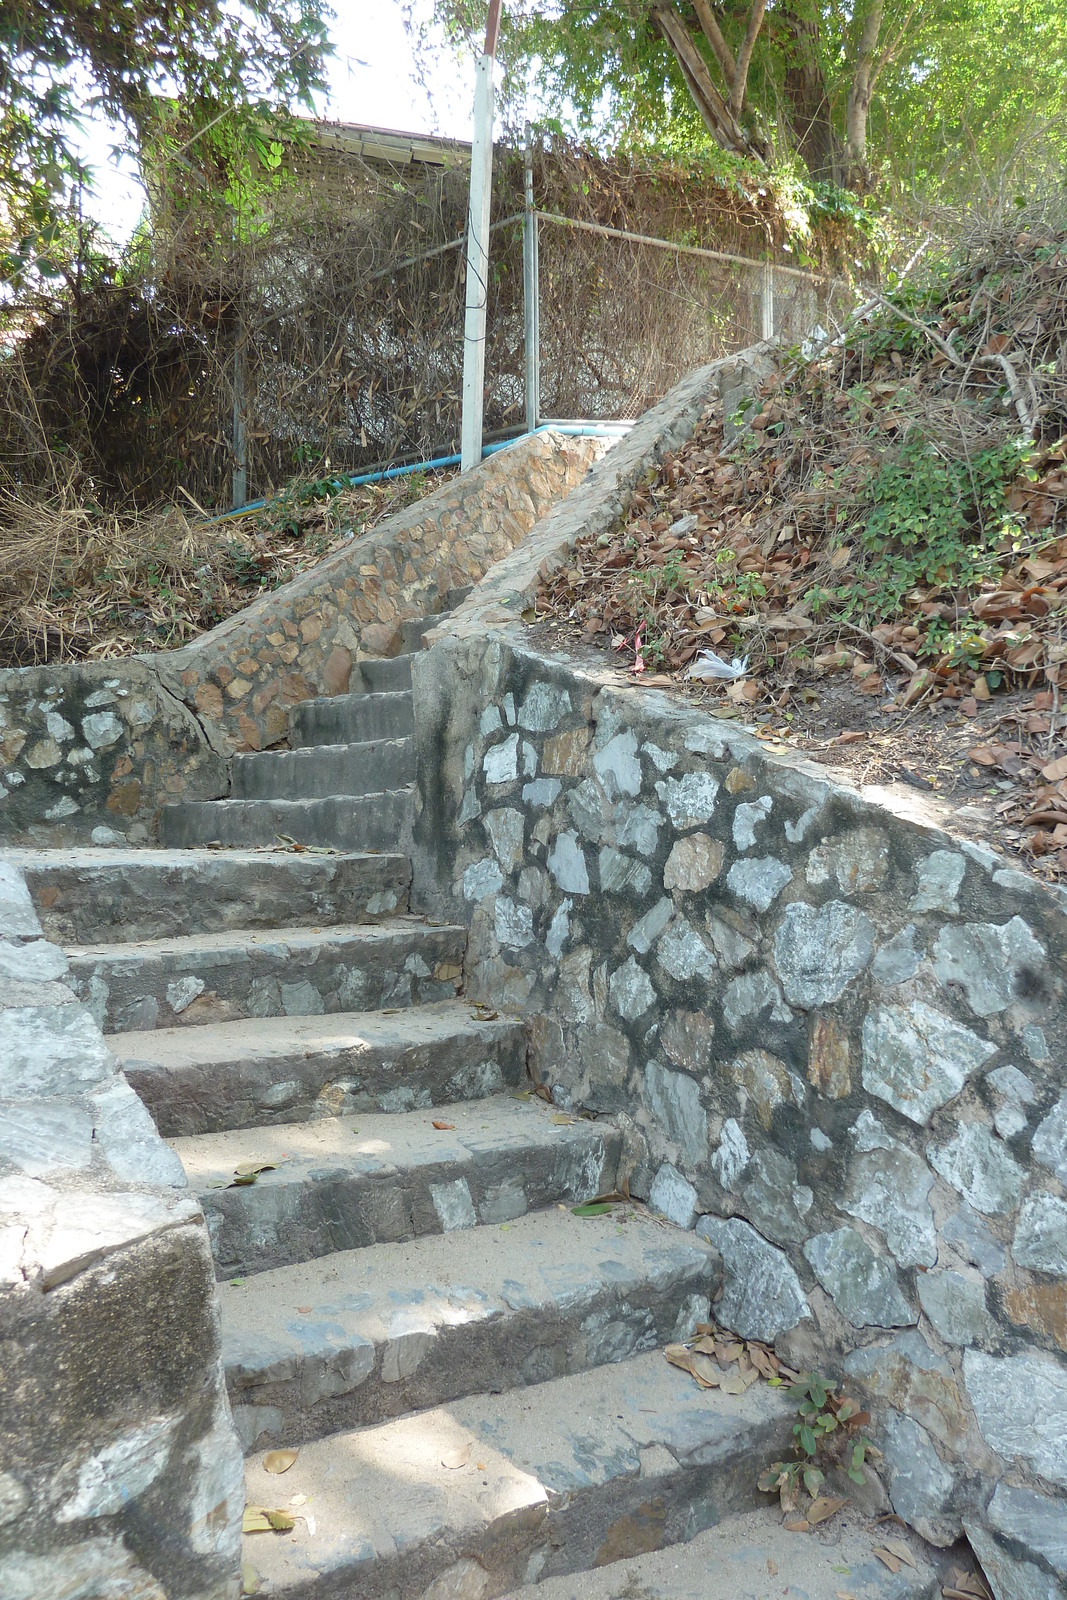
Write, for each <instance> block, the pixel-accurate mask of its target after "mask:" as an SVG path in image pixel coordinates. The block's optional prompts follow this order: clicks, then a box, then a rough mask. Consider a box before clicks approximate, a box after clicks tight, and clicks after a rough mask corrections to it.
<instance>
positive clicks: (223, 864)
mask: <svg viewBox="0 0 1067 1600" xmlns="http://www.w3.org/2000/svg"><path fill="white" fill-rule="evenodd" d="M0 860H3V861H8V862H10V863H11V865H12V866H13V867H14V868H16V870H18V871H20V872H21V873H22V874H23V875H24V877H25V879H26V882H27V884H28V885H29V888H30V893H31V895H32V896H33V900H34V903H35V905H36V906H37V909H38V913H39V915H40V917H41V924H42V927H43V928H44V930H45V932H46V934H47V936H48V937H49V938H50V939H54V940H55V941H56V943H57V944H65V945H77V944H93V945H97V944H105V943H107V944H122V943H126V942H128V941H131V940H138V939H165V938H167V937H168V936H176V935H180V934H189V933H219V932H223V931H225V930H232V929H235V928H245V929H255V928H274V927H279V926H284V927H290V928H292V927H311V926H319V925H323V926H324V925H326V924H331V923H336V922H374V921H377V920H379V919H380V918H381V917H385V916H390V915H392V914H393V913H394V912H397V911H400V912H403V911H406V910H407V901H408V886H409V883H410V879H411V868H410V865H409V863H408V861H407V858H406V857H404V856H402V855H381V854H374V855H353V854H349V855H345V854H339V853H338V854H334V853H331V854H328V855H326V854H323V855H313V854H310V853H300V852H297V851H293V850H225V851H223V850H155V849H149V848H145V849H141V850H129V849H114V848H106V847H103V848H94V847H92V846H89V847H77V848H71V849H69V850H5V851H3V852H0Z"/></svg>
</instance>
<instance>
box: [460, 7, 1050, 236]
mask: <svg viewBox="0 0 1067 1600" xmlns="http://www.w3.org/2000/svg"><path fill="white" fill-rule="evenodd" d="M713 9H714V11H715V14H716V16H717V18H718V20H719V22H720V24H721V26H722V28H723V31H724V33H725V36H726V38H727V41H728V43H729V44H730V45H731V47H732V49H733V50H734V52H735V53H736V51H737V49H738V46H739V43H740V39H741V36H742V34H743V33H744V28H745V22H746V19H747V11H748V7H747V5H745V4H729V5H717V6H715V7H714V8H713ZM866 9H867V8H866V6H865V5H864V4H863V0H857V3H856V4H851V5H847V6H826V5H817V4H816V3H815V0H780V3H778V4H775V5H773V6H770V7H769V8H768V10H767V14H766V17H765V19H764V24H763V27H762V29H761V31H760V35H759V38H758V40H757V44H756V50H755V54H754V56H753V60H752V66H751V70H750V74H749V80H748V94H747V103H746V113H745V120H746V121H747V122H748V123H749V124H750V125H751V126H752V127H753V128H755V129H757V130H759V131H760V132H762V133H765V134H766V135H768V136H769V139H770V143H771V146H772V148H773V151H774V159H773V161H772V166H775V165H777V164H778V163H785V162H788V161H789V160H790V159H792V158H793V157H795V155H797V154H799V155H800V156H801V157H803V158H804V161H803V162H802V165H803V164H804V163H806V165H807V169H808V171H810V172H813V173H814V175H815V176H816V177H817V178H819V179H823V178H824V177H826V176H827V174H825V173H823V172H822V171H818V170H817V168H818V166H819V153H818V151H816V150H813V149H812V141H811V139H810V131H811V122H812V117H813V115H814V116H815V118H816V119H820V118H828V123H827V130H826V138H827V140H829V141H830V142H831V143H832V142H833V140H834V139H836V140H837V141H838V142H840V139H841V136H842V133H843V125H844V113H845V105H846V102H847V99H848V93H849V89H850V87H851V85H852V78H853V72H854V69H855V63H856V43H857V29H858V27H860V26H861V25H862V21H863V17H864V15H865V13H866ZM676 10H677V11H678V12H679V14H680V15H681V16H682V17H684V18H685V19H687V20H688V21H689V23H690V28H691V33H692V34H693V36H694V38H695V40H696V43H697V47H698V48H699V49H700V50H701V52H702V53H703V54H704V56H705V59H707V60H708V62H709V66H710V67H711V69H712V72H713V76H714V74H715V64H714V62H713V61H712V59H711V54H710V51H709V50H708V49H707V48H706V46H705V45H704V43H703V40H702V39H701V37H700V34H699V30H698V29H697V28H696V26H695V21H694V18H693V13H692V9H691V7H689V6H687V5H684V4H681V3H680V0H679V3H678V4H677V6H676ZM434 11H435V16H436V19H437V20H438V21H439V22H443V23H444V24H445V26H446V28H447V30H448V31H449V32H450V34H451V36H452V38H453V39H454V40H455V41H457V42H458V43H462V44H467V45H474V46H475V47H476V48H480V39H481V33H482V29H483V28H484V24H485V11H486V5H485V0H434ZM651 11H652V6H651V3H650V0H582V3H581V4H568V5H560V4H559V3H558V0H522V3H516V4H515V5H513V6H512V5H509V6H507V7H505V10H504V18H503V23H502V31H501V47H500V48H501V55H502V58H503V60H504V62H505V64H506V66H507V69H508V74H509V83H510V85H511V94H512V101H513V104H514V105H515V106H516V107H518V106H520V105H526V106H529V105H531V104H532V105H535V106H538V107H541V108H543V115H542V114H541V112H540V111H539V113H538V115H539V120H540V121H541V122H542V125H543V126H545V127H550V126H555V127H557V128H559V129H560V131H565V132H567V133H569V134H571V135H577V136H579V137H581V138H586V139H588V138H591V139H593V140H594V141H597V142H600V143H602V144H607V145H610V146H612V147H614V148H625V147H627V146H628V145H631V146H632V145H649V144H652V145H654V146H656V147H658V148H659V149H661V150H664V151H667V152H669V153H671V154H675V155H684V156H687V155H689V154H691V153H693V152H710V151H711V150H713V149H714V146H713V142H712V140H711V137H710V135H709V133H708V132H707V129H706V128H705V126H704V124H703V122H702V121H701V118H700V115H699V113H698V112H697V109H696V106H695V105H694V103H693V100H692V97H691V96H690V94H689V92H688V90H687V87H686V84H685V81H684V79H683V77H682V74H681V71H680V69H679V67H678V64H677V62H676V61H675V59H674V57H673V56H672V54H671V52H670V50H669V49H668V47H667V45H666V44H665V43H664V41H663V39H662V37H661V36H660V35H659V33H658V31H657V29H656V28H655V26H654V25H653V23H652V21H651ZM876 60H877V64H878V75H877V78H876V83H875V86H874V98H873V101H872V103H871V108H870V114H869V121H868V127H867V140H868V150H867V161H868V163H869V165H870V167H871V168H872V169H873V172H874V175H875V176H876V177H877V178H878V179H879V180H880V185H879V186H880V188H881V189H882V191H883V192H884V193H885V192H887V193H888V194H889V195H890V196H892V198H893V199H894V200H902V199H906V200H907V202H908V204H909V207H910V206H911V205H912V203H913V202H914V201H915V200H916V199H918V200H919V202H920V204H921V203H922V202H923V201H925V200H926V199H928V198H936V199H943V200H945V201H947V202H949V203H950V204H959V203H966V202H969V201H971V200H973V199H975V198H977V197H978V196H979V195H983V194H985V195H987V196H988V195H990V194H994V195H996V194H998V193H999V192H1000V189H999V185H1000V182H1001V179H1002V177H1003V176H1004V174H1005V173H1006V172H1007V171H1009V170H1010V171H1012V172H1014V173H1016V174H1017V180H1016V181H1020V182H1025V181H1026V180H1027V179H1032V178H1033V177H1034V176H1036V175H1037V174H1038V173H1039V172H1044V173H1047V172H1049V171H1053V172H1056V171H1059V172H1062V167H1063V162H1064V157H1065V155H1067V0H926V3H924V4H922V5H915V4H913V3H911V0H885V6H884V20H883V24H882V28H881V30H880V36H879V41H878V50H877V53H876ZM802 77H806V79H807V81H808V82H809V83H810V84H812V85H814V86H816V92H815V94H814V96H813V98H812V99H811V100H810V101H804V100H803V99H802V98H798V83H799V81H800V80H801V78H802ZM719 87H720V89H721V87H722V81H721V79H720V80H719ZM715 159H718V160H721V161H722V162H723V164H724V168H728V167H729V165H730V163H735V164H736V168H735V170H738V171H740V173H741V174H742V176H743V181H744V180H747V179H748V178H749V177H751V175H752V172H753V167H752V166H751V165H750V164H748V163H746V162H745V161H743V160H742V158H740V157H737V156H731V155H728V154H726V153H725V152H718V155H717V156H716V157H715ZM831 204H832V205H834V206H835V207H836V206H837V205H838V202H837V201H836V200H834V201H831ZM857 208H858V209H857V214H856V216H855V218H854V219H853V220H854V221H855V224H856V225H857V226H858V227H859V228H861V229H863V228H865V227H866V226H867V225H868V224H869V223H871V225H874V226H877V223H875V222H873V221H872V219H873V218H876V217H877V215H878V214H879V210H880V209H881V208H878V207H872V206H871V205H870V202H869V201H867V202H863V201H857Z"/></svg>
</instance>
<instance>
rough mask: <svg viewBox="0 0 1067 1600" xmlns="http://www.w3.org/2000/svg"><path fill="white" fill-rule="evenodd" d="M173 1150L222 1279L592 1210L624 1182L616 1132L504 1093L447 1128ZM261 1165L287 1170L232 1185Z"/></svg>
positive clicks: (256, 1136)
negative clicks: (581, 1203) (535, 1216)
mask: <svg viewBox="0 0 1067 1600" xmlns="http://www.w3.org/2000/svg"><path fill="white" fill-rule="evenodd" d="M435 1120H436V1121H439V1122H444V1123H447V1124H448V1126H446V1127H444V1128H435V1127H434V1125H433V1124H434V1121H435ZM173 1147H174V1149H175V1150H176V1151H177V1152H178V1154H179V1156H180V1157H181V1160H182V1164H183V1166H184V1167H185V1170H186V1173H187V1174H188V1177H189V1182H190V1184H191V1186H192V1188H193V1190H194V1192H195V1193H196V1195H197V1196H198V1198H199V1200H200V1203H201V1205H202V1206H203V1208H204V1212H205V1214H206V1216H207V1223H208V1231H209V1233H210V1235H211V1247H212V1253H213V1255H214V1257H215V1267H216V1271H217V1274H218V1276H219V1277H220V1278H230V1277H234V1276H235V1275H236V1274H238V1273H247V1272H265V1271H266V1270H267V1269H268V1268H270V1267H282V1266H286V1265H289V1264H291V1263H293V1262H297V1261H312V1260H314V1259H315V1258H316V1257H317V1256H324V1255H329V1254H331V1253H332V1252H333V1251H335V1250H357V1249H360V1248H362V1247H363V1246H364V1245H371V1244H379V1243H385V1242H388V1241H391V1240H397V1239H414V1238H417V1237H418V1236H419V1235H420V1234H426V1233H450V1232H452V1231H453V1230H455V1229H458V1228H466V1227H474V1225H475V1223H476V1222H508V1221H511V1220H512V1219H513V1218H514V1217H520V1216H523V1215H524V1214H525V1213H526V1212H527V1211H536V1210H538V1209H540V1208H541V1207H542V1206H547V1205H552V1204H553V1203H554V1202H556V1201H560V1200H564V1201H571V1200H573V1201H578V1200H586V1199H588V1198H589V1197H590V1196H592V1195H595V1194H598V1193H600V1192H601V1191H602V1190H603V1189H604V1188H610V1187H611V1186H612V1184H613V1183H614V1179H615V1172H616V1169H617V1166H618V1159H619V1150H620V1136H619V1133H618V1131H617V1130H616V1129H615V1128H613V1127H611V1126H610V1125H609V1124H607V1123H592V1122H586V1121H580V1122H573V1123H569V1124H567V1125H561V1124H560V1123H556V1122H553V1121H552V1116H551V1114H550V1111H549V1109H548V1108H547V1107H545V1106H543V1104H542V1102H541V1101H530V1102H527V1101H523V1100H519V1099H513V1098H511V1097H510V1096H503V1095H502V1096H497V1097H495V1098H493V1099H488V1100H479V1101H475V1102H473V1103H470V1104H463V1105H453V1106H449V1107H448V1110H447V1115H443V1114H439V1115H438V1116H437V1117H436V1118H434V1117H433V1115H432V1114H431V1113H430V1112H428V1111H407V1112H401V1113H398V1114H396V1115H394V1116H389V1115H382V1114H380V1113H374V1114H372V1115H370V1116H361V1117H359V1118H353V1117H324V1118H320V1119H319V1120H317V1121H315V1122H300V1123H288V1124H286V1125H284V1126H282V1127H275V1128H255V1129H242V1130H239V1131H237V1132H233V1133H208V1134H201V1135H200V1136H199V1137H197V1138H192V1139H175V1140H174V1141H173ZM248 1161H255V1162H260V1161H266V1162H274V1163H276V1166H275V1168H274V1170H272V1171H269V1172H263V1173H262V1174H261V1176H259V1177H258V1178H257V1179H256V1181H255V1183H253V1184H247V1185H241V1186H239V1187H236V1188H228V1187H225V1186H226V1185H228V1184H229V1183H230V1182H231V1180H232V1179H233V1176H234V1173H235V1171H236V1169H237V1167H238V1166H239V1165H240V1164H242V1163H244V1162H248Z"/></svg>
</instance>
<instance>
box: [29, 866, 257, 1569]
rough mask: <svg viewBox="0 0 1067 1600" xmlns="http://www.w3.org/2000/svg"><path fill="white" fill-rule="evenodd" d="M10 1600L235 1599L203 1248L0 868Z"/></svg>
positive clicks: (162, 1148)
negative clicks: (104, 1599)
mask: <svg viewBox="0 0 1067 1600" xmlns="http://www.w3.org/2000/svg"><path fill="white" fill-rule="evenodd" d="M0 930H2V937H0V1349H2V1351H3V1359H2V1360H0V1595H3V1596H4V1600H43V1597H44V1596H50V1597H51V1596H59V1595H85V1596H89V1595H93V1596H103V1595H105V1594H106V1595H109V1596H111V1595H114V1596H116V1597H118V1596H120V1595H121V1596H122V1597H123V1600H186V1597H188V1600H236V1596H237V1594H238V1593H239V1591H240V1575H239V1574H240V1529H241V1513H242V1509H243V1505H244V1482H243V1475H242V1458H241V1452H240V1449H239V1446H238V1443H237V1439H236V1436H235V1434H234V1430H233V1424H232V1421H231V1418H230V1410H229V1404H228V1402H227V1399H226V1390H225V1384H224V1381H223V1372H222V1361H221V1354H220V1341H219V1326H218V1311H217V1306H216V1301H215V1274H214V1268H213V1265H212V1260H211V1251H210V1248H209V1245H208V1238H207V1229H206V1227H205V1224H204V1218H203V1214H202V1213H201V1211H200V1208H199V1206H198V1205H197V1204H196V1202H195V1201H194V1200H192V1199H191V1198H190V1197H189V1194H188V1191H187V1189H186V1187H185V1176H184V1174H183V1172H182V1169H181V1164H180V1162H179V1161H178V1158H177V1157H176V1156H175V1155H173V1153H172V1152H171V1151H170V1150H169V1149H168V1148H167V1146H166V1145H165V1144H164V1143H163V1141H162V1140H161V1139H160V1138H159V1136H158V1135H157V1133H156V1131H155V1127H154V1125H153V1123H152V1120H151V1118H150V1117H149V1115H148V1112H147V1111H146V1110H145V1108H144V1106H143V1105H142V1104H141V1101H140V1100H139V1099H138V1098H137V1096H136V1095H135V1094H134V1092H133V1090H132V1089H131V1088H130V1086H129V1084H128V1083H127V1082H126V1079H125V1077H124V1076H123V1074H122V1073H121V1072H120V1071H118V1069H117V1066H116V1063H115V1060H114V1058H113V1057H112V1056H111V1054H110V1052H109V1051H108V1049H107V1046H106V1044H105V1042H104V1040H103V1037H102V1036H101V1034H100V1031H99V1029H98V1028H97V1027H96V1025H95V1023H94V1022H93V1020H92V1018H91V1017H90V1015H89V1013H88V1012H87V1011H86V1010H85V1009H84V1008H83V1007H81V1006H80V1005H78V1004H77V1003H76V1001H75V998H74V995H73V994H72V993H71V991H70V989H69V988H68V987H67V984H66V982H65V981H64V980H65V977H66V970H67V969H66V960H65V957H64V956H63V953H62V951H61V950H60V949H59V948H58V947H57V946H55V945H52V944H49V943H47V942H46V941H45V940H44V939H43V938H42V937H41V929H40V925H39V923H38V921H37V916H36V913H35V911H34V909H33V906H32V903H31V900H30V896H29V893H28V891H27V889H26V885H25V882H24V880H23V878H22V876H21V874H20V873H19V872H17V871H16V870H15V869H14V868H13V867H12V865H11V864H10V863H4V862H0Z"/></svg>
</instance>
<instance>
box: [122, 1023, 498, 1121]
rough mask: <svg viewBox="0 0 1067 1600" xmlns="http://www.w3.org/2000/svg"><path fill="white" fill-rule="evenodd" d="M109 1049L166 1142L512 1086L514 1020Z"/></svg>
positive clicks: (158, 1036)
mask: <svg viewBox="0 0 1067 1600" xmlns="http://www.w3.org/2000/svg"><path fill="white" fill-rule="evenodd" d="M110 1043H111V1048H112V1050H113V1052H114V1054H115V1056H116V1057H117V1059H118V1060H119V1061H120V1062H121V1063H122V1066H123V1069H124V1071H125V1073H126V1076H127V1078H128V1079H129V1081H130V1083H131V1084H132V1085H133V1087H134V1088H135V1089H136V1091H137V1093H138V1094H139V1095H140V1097H141V1099H142V1100H143V1101H144V1103H145V1105H147V1106H148V1108H149V1110H150V1111H151V1113H152V1116H153V1118H154V1119H155V1123H156V1126H157V1128H158V1129H159V1131H160V1132H161V1133H162V1134H163V1135H164V1136H165V1137H167V1138H169V1137H171V1136H179V1135H182V1134H195V1133H217V1132H222V1131H223V1130H225V1129H227V1128H246V1127H265V1126H267V1125H269V1124H271V1123H286V1122H301V1121H303V1120H304V1119H305V1118H307V1117H323V1116H339V1115H342V1114H344V1113H357V1112H368V1111H412V1110H415V1109H417V1108H422V1107H426V1106H434V1105H447V1104H448V1103H449V1102H451V1101H454V1100H475V1099H480V1098H482V1097H484V1096H485V1095H489V1094H495V1093H497V1092H499V1091H500V1090H501V1089H504V1088H517V1087H518V1086H519V1084H520V1083H521V1081H522V1080H523V1078H524V1077H525V1074H526V1035H525V1031H524V1029H523V1025H522V1023H521V1022H519V1021H516V1020H513V1019H506V1018H499V1017H498V1018H495V1019H491V1018H482V1017H481V1016H480V1014H479V1013H478V1012H477V1011H474V1010H473V1009H472V1008H471V1006H470V1004H469V1003H465V1002H463V1001H462V1000H452V1001H448V1000H446V1001H438V1002H437V1003H435V1004H428V1005H420V1006H411V1007H405V1008H402V1009H401V1010H399V1011H389V1012H381V1011H364V1012H342V1013H337V1014H332V1015H330V1016H312V1017H284V1016H283V1017H278V1016H273V1017H256V1018H246V1019H244V1020H241V1021H238V1022H219V1023H205V1024H203V1025H202V1026H200V1027H198V1028H192V1029H189V1028H156V1029H154V1030H152V1031H150V1032H147V1033H116V1034H113V1035H112V1036H111V1040H110Z"/></svg>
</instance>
